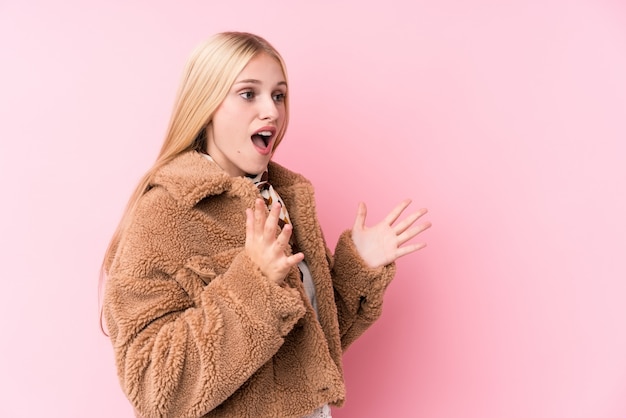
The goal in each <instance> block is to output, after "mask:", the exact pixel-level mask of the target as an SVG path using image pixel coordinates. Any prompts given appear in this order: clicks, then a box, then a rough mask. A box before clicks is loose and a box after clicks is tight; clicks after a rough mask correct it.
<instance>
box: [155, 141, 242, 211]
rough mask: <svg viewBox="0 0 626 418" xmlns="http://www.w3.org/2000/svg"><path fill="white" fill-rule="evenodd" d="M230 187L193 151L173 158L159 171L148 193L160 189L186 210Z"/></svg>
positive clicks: (227, 180)
mask: <svg viewBox="0 0 626 418" xmlns="http://www.w3.org/2000/svg"><path fill="white" fill-rule="evenodd" d="M231 187H232V179H231V177H230V176H229V175H228V174H226V173H225V172H224V171H223V170H222V169H221V168H219V166H217V164H215V163H213V162H212V161H209V160H208V159H206V158H204V157H203V156H202V155H201V154H200V153H198V152H196V151H188V152H184V153H182V154H180V155H178V156H176V157H175V158H174V159H173V160H172V161H170V162H168V163H167V164H165V165H164V166H163V167H161V168H160V169H159V170H158V171H157V172H156V173H155V174H154V176H153V179H152V181H151V182H150V189H161V190H162V191H164V192H166V194H167V195H169V196H170V197H171V198H172V199H173V200H175V201H177V202H178V203H180V204H183V205H186V206H189V207H192V206H194V205H195V204H197V203H198V202H199V201H200V200H202V199H204V198H206V197H208V196H211V195H218V194H221V193H223V192H225V191H226V190H229V189H230V188H231Z"/></svg>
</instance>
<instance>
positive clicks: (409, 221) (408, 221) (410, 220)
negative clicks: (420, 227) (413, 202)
mask: <svg viewBox="0 0 626 418" xmlns="http://www.w3.org/2000/svg"><path fill="white" fill-rule="evenodd" d="M426 213H428V210H427V209H420V210H418V211H417V212H414V213H412V214H411V215H409V216H407V217H406V218H405V219H404V220H402V222H400V223H399V224H397V225H396V226H395V227H394V228H393V230H394V232H395V233H396V235H400V234H401V233H403V232H404V231H406V230H407V229H408V228H409V227H410V226H411V225H413V224H414V223H415V221H417V220H418V219H419V218H421V217H422V216H424V215H425V214H426Z"/></svg>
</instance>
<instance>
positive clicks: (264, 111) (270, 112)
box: [259, 96, 278, 121]
mask: <svg viewBox="0 0 626 418" xmlns="http://www.w3.org/2000/svg"><path fill="white" fill-rule="evenodd" d="M259 118H260V119H263V120H265V119H269V120H272V121H273V120H276V119H278V107H277V106H276V102H275V101H274V98H273V97H272V96H269V97H267V98H264V99H263V100H262V101H261V102H260V109H259Z"/></svg>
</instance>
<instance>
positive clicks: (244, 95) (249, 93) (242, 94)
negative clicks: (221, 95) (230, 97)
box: [239, 91, 254, 100]
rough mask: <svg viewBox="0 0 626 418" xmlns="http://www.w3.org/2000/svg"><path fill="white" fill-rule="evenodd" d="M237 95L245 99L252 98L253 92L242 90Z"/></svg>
mask: <svg viewBox="0 0 626 418" xmlns="http://www.w3.org/2000/svg"><path fill="white" fill-rule="evenodd" d="M239 95H240V96H241V97H242V98H244V99H246V100H251V99H254V92H252V91H244V92H241V93H239Z"/></svg>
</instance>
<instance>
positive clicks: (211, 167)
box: [104, 152, 395, 418]
mask: <svg viewBox="0 0 626 418" xmlns="http://www.w3.org/2000/svg"><path fill="white" fill-rule="evenodd" d="M269 174H270V182H271V183H272V184H273V186H274V187H275V189H276V190H277V191H278V193H279V194H280V196H281V197H282V198H283V200H284V201H285V204H286V205H287V209H288V210H289V215H290V217H291V219H292V222H293V225H294V236H295V239H296V240H297V242H298V244H299V246H300V248H301V250H302V251H303V252H304V254H305V258H306V261H307V263H308V265H309V268H310V270H311V273H312V276H313V280H314V283H315V287H316V292H317V298H318V315H319V319H316V316H315V313H314V311H313V310H312V307H311V305H310V303H309V301H308V299H307V297H306V295H305V292H304V289H303V286H302V283H301V281H300V278H299V274H298V272H297V269H296V268H295V267H294V268H293V269H292V271H291V272H290V274H289V275H288V277H287V279H286V285H285V286H278V285H276V284H274V283H272V282H270V281H269V280H267V279H266V278H265V277H264V276H263V275H262V274H261V272H260V270H259V269H258V267H256V266H255V265H254V264H253V263H252V261H251V260H250V259H249V258H248V257H247V256H246V254H245V253H244V251H243V245H244V240H245V209H246V208H248V207H253V205H254V200H255V198H257V197H259V194H258V191H257V189H256V187H254V185H253V184H251V183H250V182H249V181H248V180H247V179H245V178H237V177H229V176H228V175H227V174H225V173H224V172H223V171H222V170H221V169H220V168H219V167H217V166H216V165H215V164H214V163H212V162H210V161H208V160H207V159H206V158H204V157H203V156H201V155H200V154H198V153H196V152H188V153H185V154H183V155H181V156H179V157H177V158H176V159H175V160H174V161H172V162H171V163H170V164H168V165H167V166H165V167H164V168H163V169H162V170H161V171H160V172H159V173H158V174H157V175H156V176H155V181H154V184H153V185H152V188H151V189H150V190H149V191H148V192H146V194H145V195H144V196H143V197H142V199H141V200H140V203H139V206H138V209H137V211H136V212H135V214H134V217H133V219H132V222H131V223H130V226H129V228H128V229H127V231H126V232H125V234H124V236H123V239H122V241H121V242H120V244H119V246H118V249H117V252H116V254H115V258H114V260H113V263H112V266H111V268H110V273H109V279H108V282H107V285H106V292H105V299H104V314H105V319H106V323H107V326H108V329H109V333H110V337H111V341H112V343H113V347H114V351H115V357H116V363H117V370H118V375H119V379H120V383H121V386H122V389H123V390H124V392H125V393H126V396H127V397H128V399H129V400H130V401H131V403H132V404H133V406H134V408H135V410H136V411H137V415H138V416H141V417H145V418H152V417H176V418H187V417H189V418H191V417H194V418H197V417H238V418H239V417H273V418H275V417H301V416H303V415H306V414H307V413H310V412H311V411H313V410H314V409H315V408H316V407H319V406H320V405H322V404H324V403H326V402H328V403H331V404H334V405H341V404H342V403H343V401H344V397H345V387H344V383H343V372H342V367H341V356H342V353H343V351H344V350H345V349H346V347H347V346H348V345H349V344H350V343H352V342H353V341H354V340H355V339H356V338H357V337H358V336H359V335H361V333H362V332H363V331H364V330H365V329H366V328H367V327H369V326H370V325H371V324H372V323H373V322H374V321H375V320H376V319H377V318H378V317H379V316H380V313H381V306H382V297H383V293H384V290H385V288H386V287H387V285H388V284H389V282H390V281H391V279H392V278H393V275H394V272H395V266H394V265H393V264H392V265H389V266H386V267H381V268H379V269H370V268H368V267H367V266H366V265H365V264H364V262H363V261H362V260H361V259H360V257H359V256H358V254H357V252H356V249H355V248H354V245H353V243H352V239H351V237H350V232H349V231H346V232H344V233H343V234H342V235H341V237H340V239H339V242H338V244H337V248H336V252H335V257H333V256H332V254H331V253H330V251H329V250H328V248H327V247H326V244H325V242H324V238H323V235H322V230H321V229H320V226H319V224H318V220H317V215H316V211H315V203H314V196H313V188H312V186H311V184H310V183H309V182H308V181H307V180H306V179H305V178H303V177H302V176H301V175H299V174H295V173H293V172H290V171H288V170H287V169H285V168H283V167H281V166H279V165H278V164H276V163H270V167H269Z"/></svg>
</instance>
